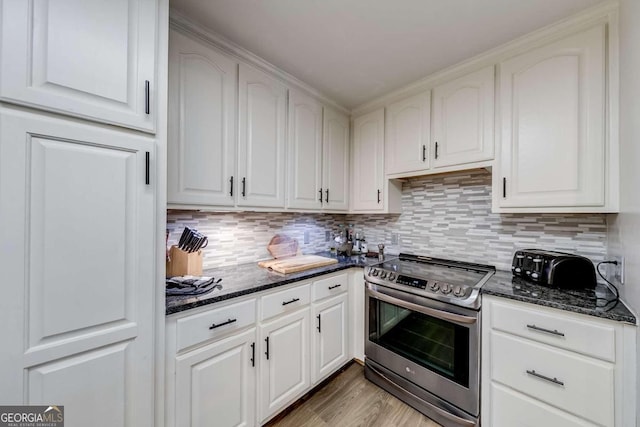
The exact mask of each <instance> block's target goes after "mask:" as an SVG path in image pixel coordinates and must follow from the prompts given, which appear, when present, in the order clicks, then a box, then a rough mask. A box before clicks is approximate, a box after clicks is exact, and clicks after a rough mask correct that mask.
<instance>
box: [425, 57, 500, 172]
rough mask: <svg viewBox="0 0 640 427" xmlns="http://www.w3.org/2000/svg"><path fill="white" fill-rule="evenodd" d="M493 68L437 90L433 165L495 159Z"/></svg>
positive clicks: (435, 93) (434, 94) (434, 104)
mask: <svg viewBox="0 0 640 427" xmlns="http://www.w3.org/2000/svg"><path fill="white" fill-rule="evenodd" d="M494 80H495V75H494V68H493V65H492V66H490V67H487V68H484V69H482V70H479V71H476V72H475V73H471V74H468V75H466V76H464V77H461V78H459V79H456V80H453V81H451V82H448V83H445V84H442V85H440V86H438V87H436V88H435V89H434V90H433V123H432V126H433V127H432V129H433V138H432V139H433V151H432V153H433V166H434V167H436V168H437V167H443V166H451V165H459V164H462V163H471V162H479V161H482V160H489V159H492V158H493V123H494V113H493V110H494V108H493V104H494V102H493V99H494Z"/></svg>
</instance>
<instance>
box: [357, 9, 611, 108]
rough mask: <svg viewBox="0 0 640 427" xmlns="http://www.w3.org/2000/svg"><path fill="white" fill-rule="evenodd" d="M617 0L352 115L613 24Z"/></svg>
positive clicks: (370, 103) (403, 89)
mask: <svg viewBox="0 0 640 427" xmlns="http://www.w3.org/2000/svg"><path fill="white" fill-rule="evenodd" d="M617 13H618V1H617V0H613V1H608V2H605V3H602V4H599V5H596V6H594V7H591V8H589V9H586V10H584V11H582V12H579V13H577V14H574V15H571V16H569V17H567V18H564V19H562V20H560V21H556V22H554V23H552V24H550V25H547V26H545V27H542V28H540V29H538V30H534V31H533V32H531V33H528V34H525V35H523V36H520V37H518V38H516V39H514V40H511V41H509V42H507V43H505V44H502V45H500V46H498V47H495V48H493V49H489V50H488V51H485V52H483V53H481V54H479V55H476V56H474V57H471V58H469V59H466V60H464V61H462V62H459V63H457V64H454V65H452V66H450V67H447V68H444V69H442V70H440V71H436V72H435V73H433V74H430V75H428V76H426V77H424V78H422V79H420V80H417V81H415V82H413V83H410V84H408V85H406V86H403V87H401V88H399V89H396V90H394V91H391V92H389V93H387V94H385V95H382V96H380V97H378V98H376V99H374V100H372V101H368V102H365V103H363V104H361V105H359V106H357V107H355V108H353V109H352V110H351V114H352V116H360V115H362V114H366V113H369V112H371V111H373V110H376V109H378V108H382V107H384V106H386V105H389V104H391V103H393V102H396V101H399V100H401V99H403V98H405V97H407V96H410V95H413V94H416V93H418V92H421V91H424V90H428V89H431V88H433V87H434V86H437V85H438V84H441V83H445V82H447V81H449V80H453V79H455V78H457V77H461V76H463V75H465V74H467V73H469V72H472V71H475V70H478V69H480V68H483V67H486V66H490V65H495V64H499V63H500V62H501V61H504V60H505V59H507V58H510V57H512V56H514V55H517V54H520V53H522V52H524V51H526V50H528V49H532V48H535V47H539V46H541V45H544V44H546V43H549V42H550V41H553V40H554V39H557V38H561V37H565V36H568V35H570V34H572V33H575V32H578V31H580V30H582V29H584V28H586V27H589V26H592V25H595V24H597V23H611V24H613V25H616V23H617Z"/></svg>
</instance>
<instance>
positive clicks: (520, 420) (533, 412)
mask: <svg viewBox="0 0 640 427" xmlns="http://www.w3.org/2000/svg"><path fill="white" fill-rule="evenodd" d="M490 421H491V424H490V425H491V426H492V427H513V426H520V427H539V426H545V427H584V426H589V427H591V426H595V424H591V423H589V422H587V421H585V420H581V419H579V418H576V417H574V416H573V415H571V414H568V413H566V412H564V411H561V410H559V409H557V408H554V407H552V406H548V405H545V404H544V403H542V402H540V401H538V400H535V399H532V398H530V397H528V396H525V395H523V394H520V393H518V392H517V391H513V390H511V389H509V388H506V387H502V386H501V385H499V384H496V383H491V420H490Z"/></svg>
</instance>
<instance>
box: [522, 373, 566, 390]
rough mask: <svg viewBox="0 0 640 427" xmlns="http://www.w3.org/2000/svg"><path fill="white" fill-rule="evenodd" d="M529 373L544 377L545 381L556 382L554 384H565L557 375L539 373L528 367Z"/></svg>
mask: <svg viewBox="0 0 640 427" xmlns="http://www.w3.org/2000/svg"><path fill="white" fill-rule="evenodd" d="M527 374H529V375H532V376H534V377H536V378H540V379H543V380H545V381H549V382H551V383H554V384H558V385H561V386H564V383H563V382H562V381H560V380H559V379H557V378H556V377H553V378H551V377H548V376H546V375H542V374H539V373H537V372H536V371H534V370H531V371H530V370H528V369H527Z"/></svg>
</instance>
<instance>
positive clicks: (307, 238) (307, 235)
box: [304, 230, 309, 245]
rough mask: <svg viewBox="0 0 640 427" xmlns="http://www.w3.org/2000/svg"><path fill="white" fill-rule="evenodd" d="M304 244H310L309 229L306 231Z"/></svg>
mask: <svg viewBox="0 0 640 427" xmlns="http://www.w3.org/2000/svg"><path fill="white" fill-rule="evenodd" d="M304 244H305V245H308V244H309V230H307V231H305V232H304Z"/></svg>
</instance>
